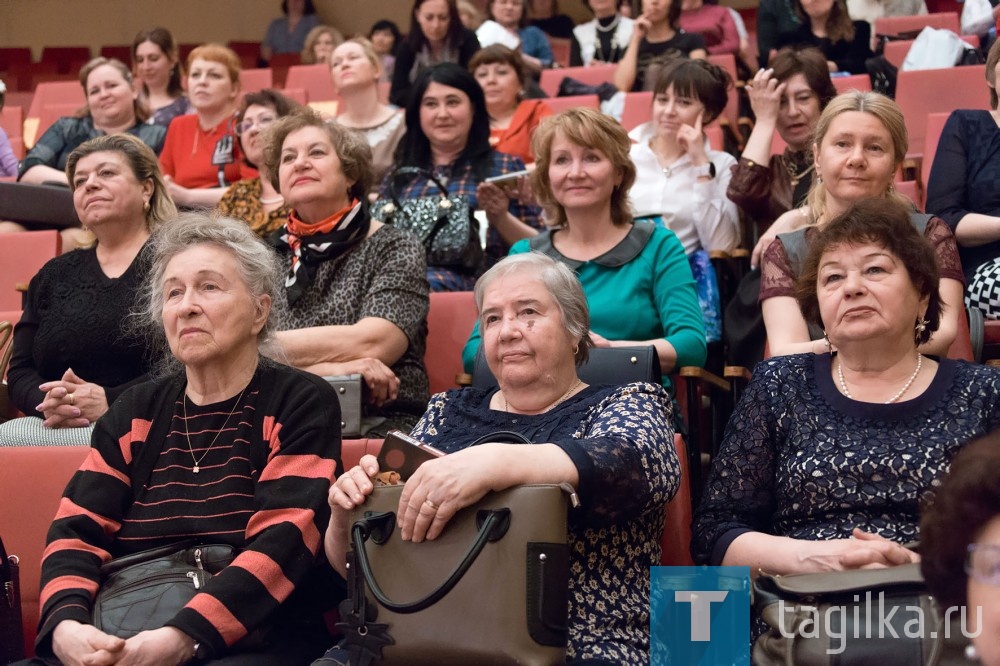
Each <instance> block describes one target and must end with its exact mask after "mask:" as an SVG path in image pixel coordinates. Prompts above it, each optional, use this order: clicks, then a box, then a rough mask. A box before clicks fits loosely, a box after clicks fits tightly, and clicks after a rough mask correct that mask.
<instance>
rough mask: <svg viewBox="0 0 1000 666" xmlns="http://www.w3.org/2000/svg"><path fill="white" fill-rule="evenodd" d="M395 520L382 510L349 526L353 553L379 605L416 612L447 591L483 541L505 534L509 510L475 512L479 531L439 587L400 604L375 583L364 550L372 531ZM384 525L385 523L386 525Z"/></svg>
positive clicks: (436, 600) (491, 540)
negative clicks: (423, 595)
mask: <svg viewBox="0 0 1000 666" xmlns="http://www.w3.org/2000/svg"><path fill="white" fill-rule="evenodd" d="M480 519H481V520H480ZM395 521H396V516H395V514H393V513H392V512H383V513H377V514H373V515H371V516H365V517H364V518H362V519H360V520H357V521H355V523H354V526H353V527H352V528H351V533H352V536H353V538H354V544H355V548H354V550H355V556H356V558H357V562H358V568H359V569H361V574H362V575H363V576H364V578H365V583H366V584H367V585H368V589H370V590H371V592H372V595H374V597H375V599H377V600H378V602H379V603H380V604H382V606H384V607H385V608H387V609H389V610H391V611H393V612H395V613H403V614H408V613H417V612H419V611H422V610H424V609H426V608H430V607H431V606H433V605H434V604H436V603H437V602H438V601H440V600H441V599H443V598H444V596H445V595H446V594H448V593H449V592H451V590H452V589H453V588H454V587H455V585H457V584H458V582H459V581H460V580H462V577H463V576H464V575H465V573H466V572H467V571H468V570H469V568H470V567H471V566H472V565H473V563H475V561H476V558H477V557H479V554H480V553H481V552H483V548H485V547H486V544H487V543H489V542H493V541H498V540H499V539H501V538H502V537H503V535H504V534H506V533H507V528H508V527H509V526H510V509H484V510H481V511H479V512H478V513H477V514H476V521H477V522H478V523H479V532H478V533H477V534H476V538H475V539H474V540H473V542H472V545H471V546H470V547H469V550H468V552H466V554H465V556H464V557H463V558H462V561H461V562H459V564H458V566H457V567H456V568H455V570H454V571H453V572H452V573H451V575H450V576H448V579H447V580H445V582H444V583H442V584H441V586H440V587H439V588H438V589H436V590H434V591H433V592H431V593H430V594H428V595H427V596H426V597H424V598H423V599H418V600H417V601H413V602H409V603H400V602H396V601H393V600H392V599H390V598H389V597H388V596H386V594H385V592H383V591H382V588H381V587H380V586H379V584H378V582H377V581H376V580H375V574H374V572H373V571H372V566H371V562H370V561H369V560H368V552H367V551H366V550H365V542H367V541H368V539H369V537H373V535H374V534H375V532H376V531H379V532H381V533H383V534H384V533H385V531H386V527H387V526H388V531H389V532H391V531H392V530H393V529H394V526H395ZM387 524H388V525H387ZM372 540H373V541H375V542H378V541H380V540H381V539H380V538H379V537H378V536H375V537H374V538H373V539H372Z"/></svg>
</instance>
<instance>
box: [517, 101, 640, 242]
mask: <svg viewBox="0 0 1000 666" xmlns="http://www.w3.org/2000/svg"><path fill="white" fill-rule="evenodd" d="M557 133H561V134H562V136H563V137H565V138H566V139H568V140H569V141H571V142H573V143H575V144H576V145H578V146H587V147H590V148H596V149H597V150H599V151H601V152H602V153H604V154H605V155H606V156H607V158H608V160H609V161H610V162H611V164H612V165H613V166H614V167H615V172H616V173H617V175H619V176H621V179H622V181H621V184H619V185H618V187H616V188H615V189H614V190H613V191H612V192H611V220H612V222H614V224H615V225H624V224H628V223H630V222H631V221H632V213H631V211H630V209H629V202H628V192H629V190H630V189H631V188H632V185H633V184H634V183H635V173H636V172H635V164H634V163H633V162H632V158H631V157H630V156H629V149H630V148H631V147H632V142H631V141H630V140H629V138H628V134H627V133H626V132H625V129H624V128H623V127H622V126H621V123H619V122H618V121H616V120H615V119H614V118H612V117H611V116H608V115H605V114H603V113H601V112H600V111H598V110H597V109H589V108H584V107H578V108H574V109H569V110H567V111H563V112H562V113H560V114H559V115H556V116H549V117H548V118H546V119H545V120H543V121H542V122H541V124H540V125H539V126H538V128H537V129H536V130H535V135H534V136H533V137H532V139H531V152H532V153H533V154H534V155H535V170H534V171H532V172H531V184H532V187H533V188H534V190H535V194H536V196H537V197H538V201H539V202H540V203H541V204H542V206H544V207H545V212H546V217H547V218H548V221H549V224H550V225H551V226H553V227H562V226H565V225H566V224H567V220H566V209H565V208H563V206H562V204H560V203H559V202H558V201H556V198H555V194H554V193H553V191H552V182H551V181H550V180H549V165H550V163H551V160H552V142H553V141H554V140H555V137H556V134H557Z"/></svg>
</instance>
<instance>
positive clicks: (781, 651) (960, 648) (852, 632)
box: [753, 564, 974, 666]
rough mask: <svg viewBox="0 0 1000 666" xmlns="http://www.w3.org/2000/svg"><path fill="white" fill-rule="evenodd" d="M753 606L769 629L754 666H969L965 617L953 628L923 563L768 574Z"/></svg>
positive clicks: (957, 617) (757, 585)
mask: <svg viewBox="0 0 1000 666" xmlns="http://www.w3.org/2000/svg"><path fill="white" fill-rule="evenodd" d="M753 606H754V613H755V614H756V615H757V616H758V617H759V618H760V619H761V620H763V621H764V622H765V623H766V625H767V627H768V630H767V631H766V632H765V633H764V634H763V635H761V636H760V637H759V638H758V639H757V640H756V641H755V642H754V646H753V663H754V664H760V665H761V666H785V665H786V664H800V665H802V666H810V665H815V666H827V665H832V664H884V665H890V664H926V665H927V666H931V665H932V664H935V665H946V664H956V665H957V664H963V663H968V662H967V661H966V660H965V647H966V646H967V645H968V638H967V637H966V635H965V630H966V628H967V627H966V626H965V625H963V623H966V620H965V619H964V618H963V617H962V615H964V614H965V613H964V612H963V613H953V614H950V617H948V618H947V619H948V620H949V622H948V623H947V624H946V623H945V618H944V617H942V609H941V608H940V607H939V605H938V603H937V600H936V599H935V598H934V597H932V596H931V595H930V593H929V592H928V591H927V585H926V584H925V583H924V579H923V576H921V574H920V565H919V564H904V565H901V566H895V567H889V568H886V569H871V570H867V569H865V570H852V571H833V572H827V573H810V574H798V575H790V576H770V575H767V574H762V575H760V576H758V577H757V578H756V580H754V584H753ZM973 612H974V611H973ZM918 627H919V628H920V630H919V631H917V628H918Z"/></svg>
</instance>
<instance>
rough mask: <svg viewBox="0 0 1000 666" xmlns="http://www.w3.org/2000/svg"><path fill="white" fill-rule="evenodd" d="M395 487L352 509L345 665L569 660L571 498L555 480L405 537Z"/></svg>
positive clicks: (489, 500)
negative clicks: (417, 538) (412, 538)
mask: <svg viewBox="0 0 1000 666" xmlns="http://www.w3.org/2000/svg"><path fill="white" fill-rule="evenodd" d="M402 489H403V486H402V485H398V486H385V487H376V488H375V490H374V492H373V493H372V495H371V496H369V497H368V499H367V500H366V501H365V503H364V504H362V505H360V506H359V507H357V508H355V509H354V510H353V511H352V512H351V525H352V528H351V543H352V551H351V552H350V553H349V554H348V591H349V593H350V598H349V599H347V600H346V601H344V602H343V603H342V604H341V611H340V615H341V618H342V622H341V623H340V624H339V625H338V626H339V627H340V628H341V629H343V631H344V635H345V641H346V643H345V644H346V646H347V648H348V651H349V652H350V654H351V661H350V663H352V664H368V663H373V664H374V663H385V664H413V665H420V664H436V665H441V666H445V665H448V664H463V665H468V664H484V663H489V664H497V665H500V664H524V665H526V666H532V665H537V666H547V665H548V664H562V663H565V660H566V636H567V632H566V623H567V615H568V612H567V611H568V604H569V592H568V581H569V547H568V546H567V542H566V515H567V495H566V493H565V491H564V490H563V489H562V488H560V486H557V485H525V486H516V487H514V488H510V489H508V490H504V491H501V492H496V493H489V494H488V495H486V496H485V497H484V498H483V499H482V500H480V501H479V502H478V503H476V504H475V505H473V506H470V507H466V508H465V509H463V510H461V511H459V512H458V513H457V514H456V515H455V516H454V517H453V518H452V519H451V520H450V521H449V522H448V525H447V526H446V527H445V530H444V532H443V533H442V534H441V535H440V536H439V537H438V538H436V539H434V540H433V541H423V542H421V543H413V542H409V541H407V542H404V541H402V540H401V539H400V530H399V528H398V526H397V525H396V522H395V518H396V510H397V508H398V506H399V496H400V493H401V492H402Z"/></svg>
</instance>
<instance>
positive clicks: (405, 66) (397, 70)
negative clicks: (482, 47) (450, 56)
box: [389, 29, 479, 109]
mask: <svg viewBox="0 0 1000 666" xmlns="http://www.w3.org/2000/svg"><path fill="white" fill-rule="evenodd" d="M478 50H479V39H478V38H477V37H476V33H474V32H472V31H471V30H465V29H463V31H462V38H461V41H460V42H459V44H458V60H457V61H453V62H457V63H458V64H459V65H461V67H462V69H468V67H469V60H471V59H472V56H473V55H475V54H476V51H478ZM416 66H417V54H416V53H414V52H413V50H412V49H411V48H410V44H409V42H406V41H404V42H403V43H402V44H400V45H399V50H398V51H397V53H396V64H395V66H394V69H393V70H392V87H391V88H390V89H389V103H390V104H395V105H396V106H398V107H400V108H403V109H405V108H406V104H407V102H409V101H410V87H411V86H412V85H413V82H414V80H416V78H417V74H418V73H419V71H413V70H414V68H415V67H416ZM411 72H412V73H411Z"/></svg>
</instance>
